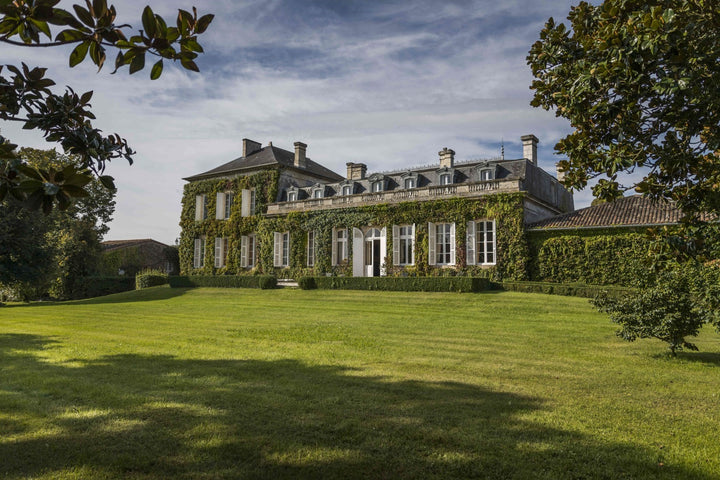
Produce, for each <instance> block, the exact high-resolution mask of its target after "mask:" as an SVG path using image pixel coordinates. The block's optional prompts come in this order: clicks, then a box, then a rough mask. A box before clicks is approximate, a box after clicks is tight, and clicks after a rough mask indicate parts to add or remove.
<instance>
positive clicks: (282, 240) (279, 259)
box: [273, 232, 290, 267]
mask: <svg viewBox="0 0 720 480" xmlns="http://www.w3.org/2000/svg"><path fill="white" fill-rule="evenodd" d="M274 237H275V245H274V249H273V254H274V255H273V257H274V261H273V266H275V267H288V266H290V232H275V234H274Z"/></svg>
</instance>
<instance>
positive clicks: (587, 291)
mask: <svg viewBox="0 0 720 480" xmlns="http://www.w3.org/2000/svg"><path fill="white" fill-rule="evenodd" d="M502 288H503V289H504V290H509V291H512V292H525V293H546V294H550V295H565V296H567V297H583V298H595V297H596V296H597V295H600V294H601V293H603V292H605V293H606V294H607V296H609V297H611V298H620V297H624V296H626V295H628V294H630V293H633V292H634V291H635V289H633V288H627V287H616V286H611V285H586V284H584V283H567V284H566V283H548V282H503V283H502Z"/></svg>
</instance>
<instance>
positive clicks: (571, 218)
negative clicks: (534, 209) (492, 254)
mask: <svg viewBox="0 0 720 480" xmlns="http://www.w3.org/2000/svg"><path fill="white" fill-rule="evenodd" d="M681 218H682V212H681V211H680V210H679V209H678V208H677V207H676V206H675V204H674V203H669V202H663V203H659V202H653V201H652V200H650V199H648V198H645V197H642V196H640V195H633V196H630V197H624V198H620V199H618V200H615V201H614V202H609V203H602V204H600V205H594V206H591V207H587V208H581V209H580V210H575V211H574V212H570V213H566V214H563V215H558V216H556V217H552V218H548V219H546V220H542V221H540V222H535V223H532V224H530V225H528V229H530V230H545V229H548V230H551V229H576V228H601V227H618V226H626V227H631V226H651V225H670V224H675V223H678V222H679V221H680V219H681Z"/></svg>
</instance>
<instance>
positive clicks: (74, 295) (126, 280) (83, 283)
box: [70, 277, 135, 300]
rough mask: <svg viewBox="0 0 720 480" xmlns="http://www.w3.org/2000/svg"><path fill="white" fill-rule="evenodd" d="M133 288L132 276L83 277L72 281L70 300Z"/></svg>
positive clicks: (100, 295)
mask: <svg viewBox="0 0 720 480" xmlns="http://www.w3.org/2000/svg"><path fill="white" fill-rule="evenodd" d="M134 289H135V278H134V277H83V278H79V279H77V280H75V282H73V289H72V292H70V297H71V299H72V300H79V299H82V298H93V297H102V296H104V295H111V294H113V293H120V292H127V291H130V290H134Z"/></svg>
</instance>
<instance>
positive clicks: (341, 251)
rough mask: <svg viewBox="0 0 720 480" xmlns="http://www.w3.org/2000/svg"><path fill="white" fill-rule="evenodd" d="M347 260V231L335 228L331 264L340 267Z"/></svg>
mask: <svg viewBox="0 0 720 480" xmlns="http://www.w3.org/2000/svg"><path fill="white" fill-rule="evenodd" d="M347 259H348V230H347V228H336V229H334V230H333V251H332V264H333V265H340V264H341V263H342V262H344V261H345V260H347Z"/></svg>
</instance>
